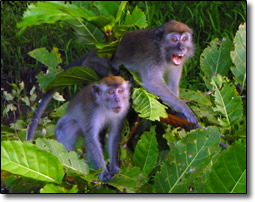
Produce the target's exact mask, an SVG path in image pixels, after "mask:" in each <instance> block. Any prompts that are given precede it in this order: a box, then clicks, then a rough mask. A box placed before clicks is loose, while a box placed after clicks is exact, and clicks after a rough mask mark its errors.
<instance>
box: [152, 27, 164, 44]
mask: <svg viewBox="0 0 255 202" xmlns="http://www.w3.org/2000/svg"><path fill="white" fill-rule="evenodd" d="M163 35H164V30H163V28H162V27H159V28H157V29H156V30H155V32H154V36H155V39H156V40H157V41H160V40H161V39H162V37H163Z"/></svg>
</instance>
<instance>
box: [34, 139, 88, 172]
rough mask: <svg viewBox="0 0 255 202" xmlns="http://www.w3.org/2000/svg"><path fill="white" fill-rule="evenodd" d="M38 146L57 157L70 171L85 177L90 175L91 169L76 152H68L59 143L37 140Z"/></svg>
mask: <svg viewBox="0 0 255 202" xmlns="http://www.w3.org/2000/svg"><path fill="white" fill-rule="evenodd" d="M36 145H37V146H38V147H40V148H41V149H44V150H47V151H49V152H50V153H52V154H54V155H55V156H57V157H58V159H59V160H60V162H61V163H62V164H63V165H64V166H65V167H66V168H68V169H69V170H71V171H73V172H76V173H79V174H85V175H86V174H88V173H89V167H88V165H87V164H86V163H85V162H84V160H82V159H80V158H79V157H78V154H77V153H75V152H74V151H71V152H68V151H67V150H66V149H65V147H64V146H63V145H62V144H60V143H59V142H57V141H55V140H50V139H43V138H38V139H36Z"/></svg>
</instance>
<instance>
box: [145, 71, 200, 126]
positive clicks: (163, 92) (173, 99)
mask: <svg viewBox="0 0 255 202" xmlns="http://www.w3.org/2000/svg"><path fill="white" fill-rule="evenodd" d="M147 75H148V74H147ZM142 85H143V86H144V88H146V89H147V90H148V91H150V92H151V93H153V94H155V95H157V96H159V97H160V99H161V100H163V101H164V102H166V103H167V104H169V105H170V106H171V107H172V108H173V109H174V110H175V111H177V112H181V113H183V114H184V116H185V117H186V119H187V121H189V122H192V123H197V118H196V117H195V115H194V114H193V112H192V111H191V110H190V108H189V107H188V106H187V105H186V104H185V103H184V102H183V101H182V100H180V99H179V98H178V97H177V96H176V95H175V93H173V92H172V91H171V90H170V89H169V88H168V86H167V85H166V84H165V83H164V82H163V81H162V79H161V77H159V76H158V75H157V74H150V76H147V77H144V78H143V82H142Z"/></svg>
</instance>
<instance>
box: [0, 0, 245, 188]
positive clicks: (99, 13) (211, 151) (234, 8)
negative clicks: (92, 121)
mask: <svg viewBox="0 0 255 202" xmlns="http://www.w3.org/2000/svg"><path fill="white" fill-rule="evenodd" d="M19 9H20V10H19ZM10 10H11V12H10ZM23 12H24V14H23V17H22V19H21V14H22V13H23ZM2 13H4V14H5V16H4V15H3V14H2ZM1 14H2V18H1V21H2V20H3V18H4V19H5V21H4V20H3V21H2V22H3V23H1V40H2V45H1V50H2V51H1V52H3V54H2V53H1V58H2V59H1V73H3V75H5V76H7V79H6V78H5V80H4V81H5V83H4V84H3V83H2V87H4V88H1V92H2V95H3V96H2V97H3V98H1V105H2V109H1V112H2V119H1V123H2V124H1V181H2V185H3V187H2V191H6V192H9V193H120V192H121V193H246V190H247V188H246V92H247V91H246V87H247V86H246V83H247V82H246V23H245V20H246V3H245V2H236V1H235V2H200V1H199V2H179V1H178V2H177V1H176V2H132V3H128V2H115V1H114V2H110V3H109V2H90V1H89V2H71V3H64V2H36V3H30V4H29V5H28V8H26V5H25V4H22V3H18V2H16V3H8V4H7V3H2V2H1ZM18 14H19V17H17V16H16V15H18ZM6 19H14V20H13V21H14V24H12V23H13V22H12V23H10V24H8V23H6ZM170 19H176V20H179V21H182V22H184V23H187V24H188V25H189V26H190V27H192V28H193V33H194V34H193V35H194V36H193V37H194V40H195V44H196V55H195V56H194V58H193V59H191V60H190V61H188V62H187V64H186V65H185V69H184V72H183V79H182V81H181V90H180V97H181V98H182V99H185V100H187V101H188V105H189V106H190V107H191V109H192V110H193V111H194V113H195V114H196V116H197V117H198V119H199V124H200V125H202V126H203V128H199V129H194V130H190V131H188V130H184V129H182V128H174V127H172V126H170V125H168V124H166V123H163V122H160V120H161V117H167V113H166V109H167V108H168V106H167V105H166V104H165V103H162V102H160V101H159V99H158V97H157V96H155V95H153V94H151V93H150V92H148V91H146V90H145V89H144V88H142V86H141V85H140V81H139V77H138V76H137V75H135V73H134V72H129V71H127V70H125V69H123V70H122V72H121V74H122V76H123V77H125V78H126V79H132V80H134V83H135V84H134V85H135V87H134V88H133V89H132V109H130V112H129V115H128V116H127V118H126V120H125V124H124V129H123V131H122V134H121V135H122V141H121V145H120V163H121V169H120V173H119V174H118V175H115V176H114V177H113V179H112V180H110V181H108V182H102V181H100V180H99V179H98V176H97V175H98V173H99V172H100V170H99V171H94V170H92V169H91V168H90V167H89V165H87V163H85V162H84V160H83V159H84V157H85V156H86V154H85V153H84V148H83V146H84V143H83V141H82V139H81V140H79V141H78V143H77V145H76V150H75V151H72V152H67V151H66V150H65V148H64V146H63V145H62V144H60V143H58V142H57V141H55V139H54V128H55V124H56V121H57V120H58V119H59V118H60V117H61V116H62V115H63V114H64V110H65V108H66V105H67V103H65V104H62V103H63V101H65V99H64V98H63V96H62V95H60V94H56V95H55V99H56V100H58V102H56V103H55V104H54V106H50V107H51V108H54V109H53V110H52V111H51V113H50V114H49V116H46V117H44V118H42V120H41V122H40V126H39V128H38V130H37V132H36V138H35V141H34V142H33V143H32V142H27V141H25V133H26V127H27V125H28V124H29V121H30V119H31V117H32V114H33V112H34V110H35V108H36V103H37V100H38V99H36V98H37V95H36V91H37V90H36V87H35V86H33V87H32V85H33V84H34V83H33V84H32V85H31V84H30V82H29V78H28V77H29V76H28V75H34V74H37V76H36V78H37V81H38V84H39V87H40V88H41V89H43V90H48V89H60V92H61V94H68V96H69V97H72V95H73V94H74V93H75V92H76V91H77V90H78V89H79V88H80V86H82V85H87V84H89V83H91V82H94V81H98V80H99V78H98V76H97V75H96V74H95V72H94V71H93V70H91V69H89V68H82V67H74V68H71V69H69V70H68V71H66V72H63V70H62V68H61V67H60V66H61V65H67V64H68V63H70V62H69V61H70V60H71V59H73V58H78V57H79V56H82V55H83V54H84V53H85V52H86V49H92V48H94V49H97V50H98V53H99V54H100V55H101V56H109V57H110V56H111V55H112V54H113V53H114V51H115V50H116V48H117V46H118V43H119V41H120V40H121V37H122V36H123V34H124V33H125V32H126V31H128V30H135V29H142V28H146V27H153V26H158V25H160V24H162V23H164V22H166V21H168V20H170ZM223 19H224V20H223ZM8 22H10V21H8ZM16 23H17V27H18V28H16V27H15V26H16ZM35 25H37V26H35ZM8 27H11V29H8ZM3 29H6V33H3V32H2V30H3ZM7 29H8V30H7ZM73 33H74V34H73ZM15 34H16V35H15ZM56 36H57V37H56ZM38 37H40V38H39V39H38ZM13 39H15V40H13ZM113 39H114V40H113ZM38 40H39V41H40V42H38ZM56 47H58V48H56ZM21 49H22V52H23V53H21ZM23 54H24V55H25V56H23ZM15 57H16V58H15ZM24 58H25V59H24ZM27 58H29V59H27ZM63 58H64V60H63ZM35 61H36V64H35V65H33V66H31V64H34V63H35ZM63 61H65V62H63ZM62 63H63V64H62ZM40 65H41V66H43V70H45V69H46V68H47V71H41V72H40V73H38V70H37V69H38V67H40ZM9 66H10V69H7V68H8V67H9ZM26 67H30V70H27V68H26ZM22 68H24V70H23V69H22ZM28 69H29V68H28ZM7 70H8V71H10V72H9V73H8V71H7ZM13 70H15V71H16V72H20V73H16V74H17V75H16V78H15V75H14V71H13ZM17 70H18V71H17ZM32 70H33V72H31V71H32ZM22 71H25V73H28V72H29V74H27V77H24V72H23V73H22ZM45 72H46V73H45ZM1 75H2V74H1ZM24 78H26V79H24ZM15 79H16V80H15ZM30 80H31V81H33V82H34V81H35V79H34V78H31V79H30ZM4 81H2V82H4ZM6 81H8V85H6V83H7V82H6ZM64 87H65V88H64ZM63 88H64V89H65V90H64V91H63V90H62V89H63ZM66 89H67V91H66ZM65 97H66V96H65ZM50 107H49V108H50ZM28 111H29V113H28ZM3 123H5V124H3ZM7 124H9V125H10V126H7ZM106 146H107V145H106ZM223 148H224V149H223ZM105 159H108V154H107V151H105Z"/></svg>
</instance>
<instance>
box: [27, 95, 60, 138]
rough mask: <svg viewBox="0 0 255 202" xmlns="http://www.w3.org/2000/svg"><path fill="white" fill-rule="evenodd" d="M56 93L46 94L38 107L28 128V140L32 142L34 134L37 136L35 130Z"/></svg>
mask: <svg viewBox="0 0 255 202" xmlns="http://www.w3.org/2000/svg"><path fill="white" fill-rule="evenodd" d="M54 93H55V90H50V91H47V92H46V93H45V94H44V96H43V98H42V101H41V103H40V104H39V105H38V107H37V109H36V111H35V113H34V116H33V119H32V122H31V124H30V125H29V126H28V128H27V135H26V140H32V139H33V137H34V134H35V129H36V127H37V125H38V123H39V120H40V118H41V116H42V113H43V112H44V110H45V108H46V106H47V105H48V103H49V102H50V100H51V98H52V97H53V94H54Z"/></svg>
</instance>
